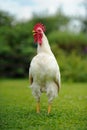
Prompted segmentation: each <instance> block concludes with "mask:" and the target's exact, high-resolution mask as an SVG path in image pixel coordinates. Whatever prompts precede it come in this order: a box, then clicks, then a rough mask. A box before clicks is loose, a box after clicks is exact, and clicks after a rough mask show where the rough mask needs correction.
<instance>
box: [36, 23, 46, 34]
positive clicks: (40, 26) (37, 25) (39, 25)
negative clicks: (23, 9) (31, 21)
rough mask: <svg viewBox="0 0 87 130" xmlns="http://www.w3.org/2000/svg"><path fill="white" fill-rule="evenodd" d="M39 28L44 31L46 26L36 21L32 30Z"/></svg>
mask: <svg viewBox="0 0 87 130" xmlns="http://www.w3.org/2000/svg"><path fill="white" fill-rule="evenodd" d="M38 27H39V28H41V29H42V30H43V32H45V31H46V28H45V26H44V25H43V24H42V23H37V24H36V25H35V26H34V30H37V28H38Z"/></svg>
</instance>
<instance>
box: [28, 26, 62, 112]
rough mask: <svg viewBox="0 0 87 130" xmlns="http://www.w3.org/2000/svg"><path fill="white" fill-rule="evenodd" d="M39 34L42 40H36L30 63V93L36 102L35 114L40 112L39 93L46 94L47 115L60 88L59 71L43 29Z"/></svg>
mask: <svg viewBox="0 0 87 130" xmlns="http://www.w3.org/2000/svg"><path fill="white" fill-rule="evenodd" d="M39 29H40V28H39ZM37 30H38V28H36V30H34V32H35V33H34V35H35V34H36V33H37ZM41 33H42V39H39V41H38V38H37V39H36V40H37V42H38V48H37V55H36V56H35V57H34V58H33V59H32V61H31V64H30V69H29V79H30V84H31V88H32V93H33V95H34V97H35V98H36V101H37V112H39V111H40V107H39V102H40V96H41V93H42V92H46V93H47V96H48V102H49V107H48V113H50V109H51V103H52V100H53V99H54V97H56V96H57V95H58V91H59V88H60V71H59V66H58V64H57V61H56V59H55V57H54V55H53V53H52V51H51V48H50V46H49V43H48V40H47V38H46V36H45V34H44V32H43V29H41ZM36 36H37V35H36Z"/></svg>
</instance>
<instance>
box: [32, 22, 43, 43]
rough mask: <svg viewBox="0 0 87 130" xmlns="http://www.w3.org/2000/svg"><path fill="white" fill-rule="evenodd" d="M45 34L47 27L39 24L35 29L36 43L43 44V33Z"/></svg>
mask: <svg viewBox="0 0 87 130" xmlns="http://www.w3.org/2000/svg"><path fill="white" fill-rule="evenodd" d="M44 32H45V26H44V25H43V24H41V23H37V24H36V25H35V26H34V28H33V36H34V42H35V43H38V44H40V45H41V44H42V38H43V33H44Z"/></svg>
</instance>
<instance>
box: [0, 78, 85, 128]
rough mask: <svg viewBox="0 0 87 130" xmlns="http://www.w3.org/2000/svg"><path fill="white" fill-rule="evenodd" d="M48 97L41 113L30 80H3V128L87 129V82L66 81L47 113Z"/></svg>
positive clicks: (0, 104) (0, 83) (0, 110)
mask: <svg viewBox="0 0 87 130" xmlns="http://www.w3.org/2000/svg"><path fill="white" fill-rule="evenodd" d="M47 107H48V102H47V97H46V95H45V94H42V96H41V113H40V114H37V113H36V102H35V99H34V98H33V96H32V93H31V90H30V89H29V88H28V80H0V130H87V83H63V84H62V88H61V91H60V94H59V98H56V99H55V100H54V102H53V106H52V112H51V114H50V115H47Z"/></svg>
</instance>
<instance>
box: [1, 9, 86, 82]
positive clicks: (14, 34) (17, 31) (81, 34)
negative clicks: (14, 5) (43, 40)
mask: <svg viewBox="0 0 87 130" xmlns="http://www.w3.org/2000/svg"><path fill="white" fill-rule="evenodd" d="M37 22H42V23H43V24H44V25H45V26H46V36H47V37H48V40H49V43H50V46H51V48H52V51H53V53H54V55H55V57H56V58H57V61H58V64H59V66H60V71H61V77H62V81H70V82H71V81H73V82H87V17H84V18H83V17H76V16H66V15H65V14H64V13H63V12H62V10H61V9H58V11H57V12H56V13H55V14H54V15H48V14H46V12H43V13H40V14H36V13H34V14H33V17H32V19H30V20H26V21H17V20H16V18H15V17H14V16H12V15H10V14H9V13H8V12H4V11H1V10H0V78H26V77H27V78H28V72H29V65H30V62H31V60H32V58H33V57H34V56H35V54H36V44H34V41H33V36H32V29H33V26H34V25H35V24H36V23H37ZM74 22H77V23H78V27H77V26H76V25H75V24H73V23H74Z"/></svg>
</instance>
